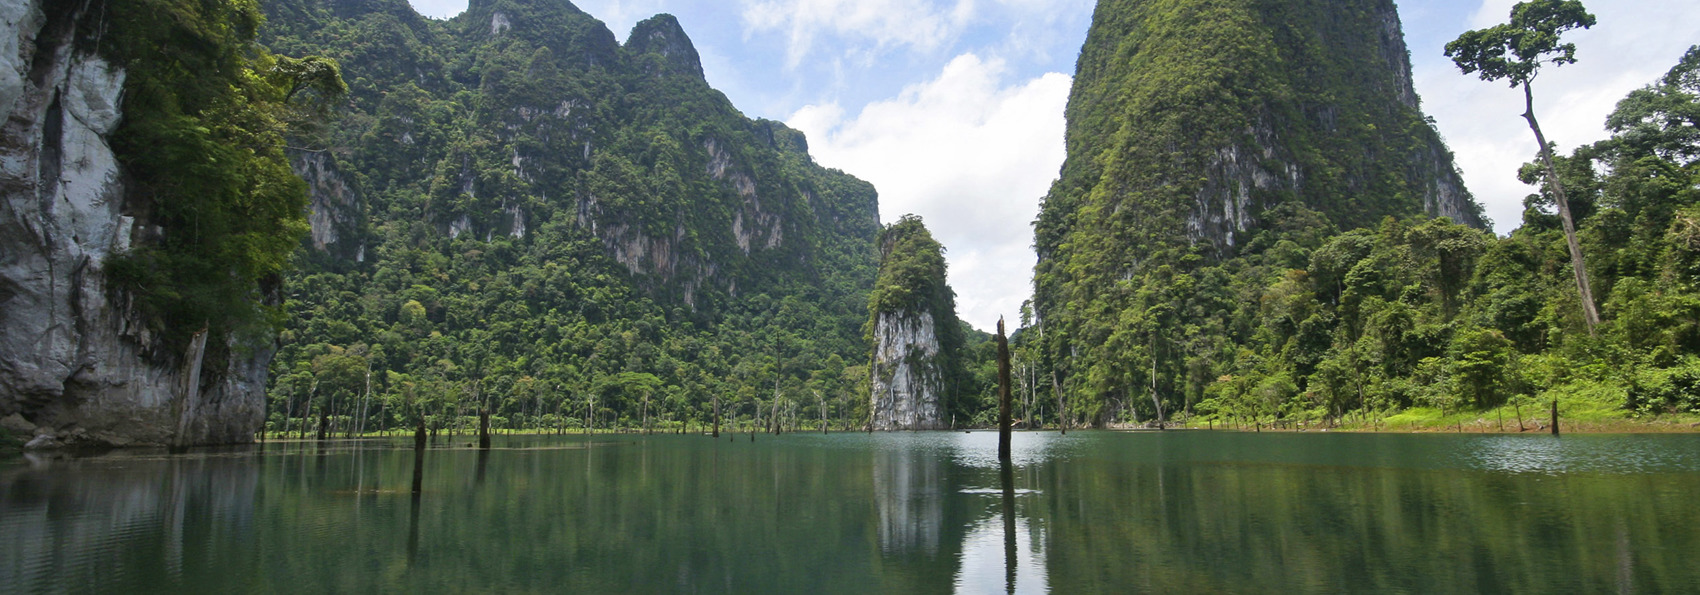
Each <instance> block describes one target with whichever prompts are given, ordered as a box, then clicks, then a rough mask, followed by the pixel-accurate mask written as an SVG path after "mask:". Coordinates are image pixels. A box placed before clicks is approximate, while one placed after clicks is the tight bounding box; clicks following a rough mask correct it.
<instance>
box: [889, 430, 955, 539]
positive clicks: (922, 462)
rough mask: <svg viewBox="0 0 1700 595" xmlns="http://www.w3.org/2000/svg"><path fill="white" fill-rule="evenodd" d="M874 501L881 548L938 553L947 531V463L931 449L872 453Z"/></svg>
mask: <svg viewBox="0 0 1700 595" xmlns="http://www.w3.org/2000/svg"><path fill="white" fill-rule="evenodd" d="M873 460H874V464H873V479H874V502H875V503H876V504H877V505H878V506H879V541H880V551H882V552H885V553H886V554H887V555H904V554H912V553H924V554H927V555H937V554H938V553H939V541H940V540H941V539H942V537H943V531H944V500H945V493H946V492H947V491H948V490H949V488H947V487H946V485H945V478H944V472H945V469H944V466H943V465H941V464H939V463H940V457H939V456H937V455H936V454H933V453H930V452H907V451H902V450H886V451H880V452H876V453H874V455H873Z"/></svg>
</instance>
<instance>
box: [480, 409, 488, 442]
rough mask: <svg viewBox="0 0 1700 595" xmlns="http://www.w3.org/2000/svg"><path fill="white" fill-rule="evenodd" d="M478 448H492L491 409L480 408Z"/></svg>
mask: <svg viewBox="0 0 1700 595" xmlns="http://www.w3.org/2000/svg"><path fill="white" fill-rule="evenodd" d="M478 448H481V449H486V450H487V449H489V448H490V409H489V408H488V407H486V408H483V409H479V410H478Z"/></svg>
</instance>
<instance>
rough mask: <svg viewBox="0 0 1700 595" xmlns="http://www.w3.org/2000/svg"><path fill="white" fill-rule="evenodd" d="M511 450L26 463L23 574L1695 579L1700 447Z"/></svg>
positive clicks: (13, 555)
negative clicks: (416, 484) (1000, 452)
mask: <svg viewBox="0 0 1700 595" xmlns="http://www.w3.org/2000/svg"><path fill="white" fill-rule="evenodd" d="M503 438H505V437H498V440H497V443H496V445H495V446H496V448H494V449H492V450H490V451H483V452H482V453H481V452H480V451H478V450H474V449H470V448H458V446H459V445H460V444H464V442H459V443H455V442H452V441H451V442H449V443H447V445H449V446H450V447H448V448H432V449H429V450H428V452H427V453H426V456H424V457H423V458H418V457H415V456H414V453H413V448H412V444H411V442H412V441H411V440H408V439H406V438H398V439H397V440H395V441H394V442H384V441H372V442H367V443H364V448H356V447H355V444H356V443H353V442H335V441H332V442H327V443H325V444H323V445H320V444H316V443H308V444H298V443H297V444H289V443H279V444H268V445H267V446H266V448H265V449H264V450H246V451H230V452H201V453H197V454H190V455H181V456H165V455H159V456H148V455H141V456H139V455H136V454H133V453H118V454H114V455H110V456H103V457H97V458H92V459H81V460H77V459H38V460H37V462H36V463H35V464H33V465H32V464H29V463H28V462H23V463H19V462H12V463H5V464H8V465H10V466H7V467H0V534H3V535H5V536H6V539H4V540H0V591H5V592H43V591H46V592H65V591H71V592H109V593H135V592H243V593H246V592H277V591H287V592H395V591H416V592H445V591H446V592H560V591H569V592H593V593H605V592H692V593H810V594H819V593H941V592H951V591H955V592H961V593H990V592H1002V593H1011V592H1016V593H1039V592H1053V591H1054V592H1059V593H1075V592H1093V591H1103V590H1114V591H1127V592H1228V591H1243V590H1246V587H1247V586H1248V585H1249V586H1252V587H1253V588H1254V589H1253V590H1257V591H1282V590H1292V591H1299V592H1316V591H1326V592H1363V591H1371V592H1423V593H1447V592H1513V591H1514V592H1535V593H1568V592H1611V591H1620V592H1622V591H1637V592H1674V591H1683V590H1687V589H1689V588H1690V585H1694V584H1700V565H1695V564H1693V563H1692V560H1694V559H1695V558H1696V556H1700V530H1697V529H1696V527H1700V509H1697V508H1696V507H1694V506H1693V495H1694V494H1697V493H1700V462H1696V458H1697V457H1696V454H1695V453H1700V437H1695V436H1644V437H1591V436H1581V435H1576V436H1565V437H1563V438H1562V441H1559V440H1556V439H1552V438H1550V437H1506V438H1483V437H1479V436H1476V437H1472V436H1362V435H1360V436H1345V435H1327V436H1323V435H1312V436H1303V435H1296V434H1292V435H1278V434H1268V433H1265V434H1263V435H1261V436H1259V435H1242V434H1228V433H1221V434H1215V433H1205V432H1194V433H1186V432H1169V433H1166V434H1162V435H1158V434H1155V433H1153V434H1118V433H1093V432H1077V433H1071V434H1070V435H1069V436H1068V437H1066V438H1064V437H1060V436H1056V435H1054V434H1042V433H1037V434H1025V433H1024V434H1018V435H1017V436H1016V441H1015V444H1014V446H1015V449H1014V450H1015V454H1016V457H1015V463H1014V464H1013V465H1011V466H1009V467H1003V466H1000V465H999V464H997V462H996V459H995V456H987V455H985V453H995V449H996V435H995V434H992V433H974V434H961V433H956V434H951V433H942V432H939V433H917V434H888V435H872V436H870V435H867V434H834V435H830V436H822V435H819V434H806V435H805V434H794V435H785V436H777V437H768V438H764V439H760V440H757V441H756V442H754V443H750V442H747V441H737V442H732V441H725V440H719V441H716V440H711V439H708V438H706V437H696V436H659V435H658V436H594V437H584V436H572V437H560V438H549V439H539V438H523V439H521V438H516V439H512V440H505V439H503ZM1519 440H1523V441H1519ZM416 465H419V466H418V467H416ZM416 469H417V470H418V472H419V475H418V477H420V480H421V482H422V485H421V490H420V492H418V493H419V494H422V496H421V497H417V498H416V497H415V494H416V492H414V491H413V489H412V485H411V484H412V483H413V478H414V477H415V473H416Z"/></svg>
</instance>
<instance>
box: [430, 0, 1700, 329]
mask: <svg viewBox="0 0 1700 595" xmlns="http://www.w3.org/2000/svg"><path fill="white" fill-rule="evenodd" d="M409 1H410V2H412V3H413V5H414V7H415V8H417V9H418V10H419V11H420V12H421V13H423V14H425V15H427V16H431V17H436V18H448V17H452V16H454V15H455V14H459V13H460V12H461V11H462V10H465V8H466V0H409ZM1516 1H1517V0H1405V1H1403V2H1400V3H1399V5H1400V6H1399V12H1400V17H1401V18H1402V19H1403V21H1404V27H1405V35H1406V43H1407V44H1408V45H1409V46H1410V50H1411V62H1412V67H1413V73H1414V78H1415V84H1416V87H1417V92H1418V94H1420V95H1421V96H1422V98H1423V108H1424V111H1426V112H1427V113H1428V114H1429V115H1430V116H1433V117H1434V118H1435V121H1436V125H1437V127H1438V128H1439V130H1440V133H1441V136H1442V137H1444V138H1445V139H1446V141H1447V143H1448V145H1449V146H1450V147H1451V148H1452V151H1453V152H1454V153H1455V154H1456V156H1457V160H1458V165H1459V168H1460V169H1461V170H1462V171H1463V174H1464V180H1465V183H1466V184H1467V185H1468V186H1469V188H1470V190H1471V191H1472V192H1473V193H1474V194H1475V196H1476V199H1477V201H1478V202H1481V203H1482V205H1483V206H1484V207H1485V208H1486V211H1487V215H1488V216H1489V217H1490V218H1491V219H1493V221H1494V228H1495V231H1497V232H1498V233H1501V234H1505V233H1509V232H1510V231H1511V230H1513V229H1515V228H1516V227H1517V226H1518V225H1519V224H1520V223H1521V213H1522V202H1523V198H1524V197H1525V196H1527V195H1528V194H1529V193H1530V192H1532V191H1533V189H1532V188H1530V187H1528V186H1525V185H1523V184H1522V183H1520V182H1518V181H1517V179H1516V171H1517V168H1518V166H1519V165H1520V164H1522V163H1524V162H1527V161H1530V160H1531V159H1532V158H1533V157H1534V154H1535V151H1536V143H1535V141H1534V137H1533V135H1532V134H1531V133H1530V132H1529V129H1528V128H1527V127H1526V125H1525V123H1524V122H1523V120H1522V119H1521V118H1520V117H1519V116H1520V115H1521V114H1522V113H1523V98H1522V94H1521V93H1520V92H1518V91H1516V90H1514V89H1512V88H1510V87H1508V86H1506V85H1505V84H1504V83H1489V82H1485V81H1481V80H1479V79H1477V78H1475V77H1474V76H1464V75H1462V74H1460V73H1459V72H1458V70H1457V69H1456V67H1454V66H1453V65H1452V63H1451V61H1450V60H1448V59H1447V58H1445V56H1444V55H1443V48H1444V46H1445V45H1446V42H1447V41H1450V40H1452V39H1454V38H1456V37H1457V36H1458V35H1459V34H1460V33H1463V32H1464V31H1466V30H1469V29H1475V28H1481V27H1487V26H1492V25H1494V24H1497V23H1500V22H1504V21H1505V20H1506V19H1507V16H1508V15H1509V14H1510V10H1511V6H1512V5H1514V4H1515V3H1516ZM574 4H575V5H577V6H578V7H579V8H580V9H582V10H584V11H585V12H587V13H590V14H591V15H593V16H595V17H596V18H598V19H601V20H602V21H603V22H604V23H607V24H608V26H609V28H610V29H612V30H613V31H614V34H615V35H616V36H617V37H619V38H620V39H621V40H624V39H625V36H626V34H627V32H628V31H630V30H631V27H632V26H633V25H634V24H636V23H637V22H638V21H640V20H643V19H645V18H648V17H649V16H651V15H654V14H656V13H662V12H666V13H671V14H673V15H674V16H676V17H678V19H679V22H680V24H682V25H683V26H684V28H685V31H686V33H687V34H688V35H690V37H691V40H692V41H693V42H694V43H695V45H696V48H697V51H698V53H699V54H701V55H702V59H703V70H704V72H705V73H706V74H707V76H708V81H709V83H710V84H711V85H713V86H714V87H715V88H717V89H719V90H721V91H722V92H724V93H725V94H726V95H727V97H729V98H730V99H731V100H732V103H733V104H734V105H736V106H737V107H738V108H739V109H740V110H742V111H743V112H744V113H745V114H746V115H748V116H750V117H761V118H768V119H773V120H781V121H784V122H786V123H788V124H789V125H791V126H792V127H793V128H797V129H798V130H801V131H803V132H804V133H806V134H807V135H808V138H809V148H810V153H811V154H813V156H814V158H815V161H816V162H818V163H820V164H822V165H825V166H827V167H834V168H838V169H842V170H844V171H846V172H848V173H850V174H852V175H855V176H857V177H859V178H862V179H864V180H867V181H869V182H872V183H873V184H874V186H875V187H876V188H877V189H878V190H879V192H880V217H881V218H882V219H883V220H884V221H885V222H887V223H890V222H892V221H896V220H897V218H898V217H901V216H903V215H904V214H909V213H913V214H916V215H920V216H921V217H922V218H923V219H924V220H925V221H926V223H927V226H928V227H929V228H930V229H931V230H932V231H933V235H934V236H935V237H936V238H937V239H938V240H939V242H940V243H942V244H944V246H945V249H946V257H947V258H948V260H949V263H950V284H951V286H952V287H953V288H954V289H955V290H956V293H957V310H958V312H959V314H960V315H961V317H962V319H963V320H965V321H967V322H968V323H969V324H972V325H973V326H975V327H976V328H979V329H982V330H989V329H991V328H992V327H993V326H995V325H996V323H997V319H998V317H1000V316H1005V317H1008V318H1010V319H1011V321H1012V322H1014V321H1018V320H1019V313H1020V307H1021V303H1022V302H1023V301H1024V300H1026V299H1027V298H1028V296H1029V295H1030V293H1031V286H1032V269H1033V264H1034V262H1035V256H1034V253H1033V249H1032V243H1033V234H1032V227H1031V223H1032V221H1033V219H1034V218H1035V217H1036V216H1037V214H1038V208H1039V202H1040V199H1041V198H1043V197H1044V195H1045V192H1046V191H1047V190H1048V189H1049V188H1050V185H1051V182H1052V181H1054V180H1055V179H1056V177H1057V172H1058V170H1059V169H1060V168H1061V167H1062V162H1063V158H1064V156H1065V153H1064V150H1063V130H1064V126H1065V122H1064V120H1063V112H1064V108H1065V107H1066V106H1067V103H1068V92H1069V87H1070V85H1071V84H1072V80H1073V79H1072V75H1073V72H1074V62H1075V57H1076V55H1077V54H1078V52H1079V51H1080V46H1081V44H1082V43H1084V41H1085V39H1086V31H1087V29H1088V28H1089V27H1090V25H1091V21H1092V9H1093V6H1094V5H1095V2H1094V1H1093V0H718V1H713V2H708V1H704V0H576V1H575V2H574ZM1587 4H1588V8H1589V10H1590V11H1591V12H1593V13H1594V14H1595V15H1596V16H1598V17H1599V24H1598V25H1597V26H1595V27H1594V28H1593V29H1592V30H1588V31H1582V32H1577V33H1572V34H1570V36H1568V37H1567V38H1566V39H1567V40H1569V41H1573V42H1574V43H1576V44H1577V46H1578V48H1579V51H1578V54H1577V57H1578V59H1579V60H1580V62H1579V63H1577V64H1575V65H1570V66H1565V67H1563V68H1557V69H1554V68H1550V67H1549V68H1548V69H1546V70H1545V71H1543V72H1542V74H1541V76H1540V77H1539V78H1538V79H1537V80H1536V81H1535V93H1536V113H1537V115H1538V116H1539V117H1540V120H1541V125H1542V128H1543V129H1544V132H1546V135H1547V137H1548V139H1550V140H1552V141H1553V142H1555V143H1558V144H1559V145H1560V148H1561V151H1564V152H1569V151H1570V150H1572V149H1574V148H1575V147H1577V146H1581V145H1584V144H1588V143H1592V142H1594V141H1597V140H1600V139H1603V138H1605V137H1606V132H1605V130H1604V128H1603V123H1604V121H1605V117H1606V115H1607V114H1609V113H1610V112H1611V110H1612V108H1613V107H1614V106H1615V105H1616V103H1617V101H1618V100H1619V99H1621V98H1622V97H1623V96H1624V95H1626V94H1628V93H1629V92H1630V91H1633V90H1635V89H1637V88H1640V87H1643V86H1646V85H1648V84H1650V83H1651V82H1653V81H1654V79H1656V78H1658V77H1659V76H1660V75H1662V74H1663V73H1664V72H1665V71H1666V70H1668V69H1669V68H1670V67H1671V66H1674V65H1675V64H1676V61H1677V60H1678V59H1680V58H1681V57H1682V54H1683V52H1684V51H1686V50H1687V48H1688V47H1689V46H1690V45H1693V44H1700V34H1697V33H1696V31H1697V30H1700V25H1697V24H1700V0H1610V1H1609V2H1608V1H1604V0H1589V1H1588V2H1587Z"/></svg>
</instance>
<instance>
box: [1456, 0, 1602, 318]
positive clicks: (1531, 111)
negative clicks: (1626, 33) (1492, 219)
mask: <svg viewBox="0 0 1700 595" xmlns="http://www.w3.org/2000/svg"><path fill="white" fill-rule="evenodd" d="M1594 22H1595V21H1594V15H1592V14H1589V13H1588V10H1587V9H1586V8H1583V7H1582V2H1581V1H1580V0H1530V1H1528V2H1522V3H1519V4H1518V5H1517V6H1514V7H1512V8H1511V22H1510V23H1506V24H1503V25H1497V26H1494V27H1489V28H1487V29H1478V30H1475V31H1469V32H1466V33H1464V34H1463V35H1460V36H1458V39H1456V40H1454V41H1453V42H1452V43H1448V44H1446V57H1448V58H1451V59H1452V61H1453V63H1455V64H1457V65H1458V69H1459V70H1462V71H1464V74H1475V73H1480V75H1481V77H1482V80H1485V81H1500V80H1504V81H1508V82H1510V83H1511V86H1512V87H1522V88H1523V100H1524V105H1525V111H1524V112H1523V119H1525V120H1528V121H1529V129H1530V130H1533V131H1534V132H1535V141H1536V142H1538V143H1540V145H1541V163H1542V164H1543V165H1545V166H1546V173H1547V176H1546V178H1547V187H1548V189H1549V190H1551V191H1552V196H1553V200H1554V202H1557V203H1558V217H1559V219H1560V220H1562V221H1563V222H1564V239H1565V241H1566V242H1567V243H1568V244H1569V245H1570V264H1571V266H1572V267H1573V268H1575V270H1576V289H1577V291H1578V292H1579V293H1581V296H1582V314H1583V316H1584V318H1585V319H1586V320H1587V323H1588V333H1589V334H1593V333H1594V327H1596V326H1598V325H1599V324H1600V311H1599V307H1598V306H1597V305H1595V303H1594V291H1593V289H1591V288H1590V287H1589V286H1588V267H1587V264H1585V263H1584V261H1583V260H1582V245H1581V243H1579V242H1577V240H1576V222H1575V220H1574V219H1572V218H1571V216H1570V201H1569V200H1568V199H1566V198H1565V196H1564V185H1563V184H1562V183H1560V182H1559V179H1558V168H1557V167H1555V166H1553V162H1552V147H1551V146H1550V145H1548V144H1547V138H1546V135H1545V134H1543V133H1542V132H1541V125H1540V122H1538V121H1536V120H1535V92H1534V90H1533V89H1532V88H1531V86H1530V83H1532V82H1534V80H1535V76H1536V75H1538V74H1540V70H1541V66H1542V65H1543V64H1552V65H1553V66H1563V65H1565V64H1575V63H1576V44H1573V43H1559V37H1560V36H1562V35H1563V34H1564V33H1565V32H1567V31H1571V30H1574V29H1578V28H1580V29H1587V28H1589V27H1593V26H1594Z"/></svg>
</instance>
